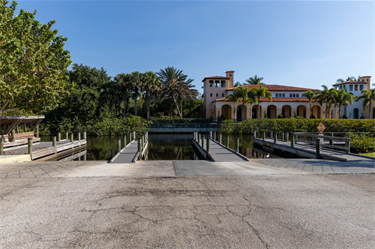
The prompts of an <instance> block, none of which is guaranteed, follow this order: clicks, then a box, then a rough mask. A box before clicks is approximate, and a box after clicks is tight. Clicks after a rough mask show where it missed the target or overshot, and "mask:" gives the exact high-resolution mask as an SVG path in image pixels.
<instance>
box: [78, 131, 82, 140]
mask: <svg viewBox="0 0 375 249" xmlns="http://www.w3.org/2000/svg"><path fill="white" fill-rule="evenodd" d="M78 141H81V132H78Z"/></svg>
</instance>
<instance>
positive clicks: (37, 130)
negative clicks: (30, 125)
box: [36, 125, 39, 137]
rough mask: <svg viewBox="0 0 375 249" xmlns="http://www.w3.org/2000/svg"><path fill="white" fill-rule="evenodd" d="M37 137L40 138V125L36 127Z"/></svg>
mask: <svg viewBox="0 0 375 249" xmlns="http://www.w3.org/2000/svg"><path fill="white" fill-rule="evenodd" d="M36 137H39V125H37V126H36Z"/></svg>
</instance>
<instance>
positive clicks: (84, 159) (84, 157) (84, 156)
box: [83, 154, 86, 162]
mask: <svg viewBox="0 0 375 249" xmlns="http://www.w3.org/2000/svg"><path fill="white" fill-rule="evenodd" d="M83 161H85V162H86V154H84V155H83Z"/></svg>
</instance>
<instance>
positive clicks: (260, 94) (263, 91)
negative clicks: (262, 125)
mask: <svg viewBox="0 0 375 249" xmlns="http://www.w3.org/2000/svg"><path fill="white" fill-rule="evenodd" d="M252 90H253V91H254V93H255V96H257V99H256V103H257V104H258V119H259V118H260V105H259V102H260V98H268V99H269V100H270V102H272V92H270V91H268V89H267V87H265V86H263V83H260V84H259V88H256V87H254V88H253V89H252Z"/></svg>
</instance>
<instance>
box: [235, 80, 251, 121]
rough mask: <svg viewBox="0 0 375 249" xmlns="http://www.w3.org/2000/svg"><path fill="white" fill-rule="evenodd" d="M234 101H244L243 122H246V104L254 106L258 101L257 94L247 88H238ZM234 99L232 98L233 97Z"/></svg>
mask: <svg viewBox="0 0 375 249" xmlns="http://www.w3.org/2000/svg"><path fill="white" fill-rule="evenodd" d="M233 95H234V96H235V97H233V99H236V100H241V101H242V121H244V120H245V104H246V103H250V104H253V103H254V102H255V101H256V93H255V91H253V90H250V89H249V88H247V87H242V86H241V87H238V88H236V90H234V92H233ZM231 98H232V97H231Z"/></svg>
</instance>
